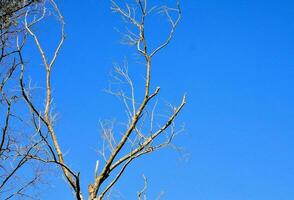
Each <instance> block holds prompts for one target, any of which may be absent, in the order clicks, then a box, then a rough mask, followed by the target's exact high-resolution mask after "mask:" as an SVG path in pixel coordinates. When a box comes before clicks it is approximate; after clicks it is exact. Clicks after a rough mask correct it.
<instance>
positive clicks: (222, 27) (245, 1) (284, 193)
mask: <svg viewBox="0 0 294 200" xmlns="http://www.w3.org/2000/svg"><path fill="white" fill-rule="evenodd" d="M160 2H161V1H160ZM166 2H168V3H172V2H173V1H171V0H166ZM57 3H58V5H59V7H60V9H61V11H62V13H63V15H64V17H65V22H66V33H67V38H66V41H65V45H64V47H63V48H62V53H61V54H60V56H59V57H58V59H57V62H56V65H55V69H54V72H53V76H54V78H53V87H54V102H55V109H56V112H57V113H59V120H58V123H57V124H56V131H57V134H58V138H59V140H60V143H61V146H62V149H63V151H64V152H66V157H65V159H66V160H67V161H68V163H71V164H70V166H72V167H73V168H74V169H75V170H76V171H80V172H81V179H82V184H83V190H84V193H85V192H86V188H87V184H88V183H89V182H90V181H92V180H93V169H94V167H95V162H96V160H97V158H98V157H97V152H96V150H97V149H98V144H99V129H100V127H99V123H98V122H99V120H101V119H120V118H121V116H122V114H123V111H122V110H121V104H120V102H119V101H118V100H117V99H116V98H114V97H112V96H110V95H108V94H106V93H104V92H103V89H105V88H107V86H108V80H109V72H110V71H111V69H112V64H113V63H114V62H119V63H120V62H122V61H123V59H124V58H127V59H128V60H130V63H132V59H133V56H134V54H133V51H132V50H131V49H132V47H126V46H121V45H120V38H121V36H120V34H119V33H118V32H117V31H116V29H120V28H122V27H123V24H122V22H123V21H122V20H121V18H119V17H118V16H117V15H116V14H114V13H112V12H111V10H110V3H109V1H108V0H88V1H84V2H81V1H70V2H69V1H63V0H58V1H57ZM181 6H182V12H183V20H182V22H181V24H180V25H179V27H178V29H177V31H176V34H175V38H174V40H173V41H172V42H171V45H169V46H168V47H167V48H166V49H165V50H164V51H163V52H161V53H160V54H158V57H156V58H155V60H154V71H153V77H154V82H153V83H154V85H153V86H152V87H153V88H155V87H156V86H157V85H160V86H161V89H162V90H161V93H160V98H159V100H161V102H165V101H168V102H171V103H173V104H178V103H179V102H180V100H181V96H182V95H183V94H184V93H187V105H186V107H185V108H184V109H183V111H182V113H181V114H180V116H179V118H178V122H179V123H182V122H184V123H185V124H186V130H185V132H184V133H183V134H181V135H179V136H178V137H177V139H176V141H175V143H176V144H177V145H179V146H181V147H183V148H184V149H185V152H186V153H187V154H188V157H187V159H183V158H182V157H181V155H179V154H178V153H177V152H175V151H174V150H172V149H166V150H162V151H160V152H157V153H155V154H153V155H149V156H147V157H144V158H143V159H140V160H138V161H137V162H135V163H134V164H133V165H132V166H131V167H130V168H129V169H128V170H127V172H126V174H125V175H124V176H123V177H122V179H121V181H120V182H119V184H118V187H117V191H116V194H118V193H120V197H121V199H127V200H130V199H135V198H136V192H137V191H138V190H140V189H141V188H142V186H143V179H142V177H141V176H142V174H145V176H146V177H148V181H149V188H148V195H149V198H148V199H155V197H156V196H157V195H158V194H159V193H160V192H161V191H164V192H165V195H164V198H163V199H168V200H178V199H189V200H194V199H195V200H262V199H264V200H291V199H294V192H293V191H294V190H293V187H294V160H293V154H294V135H293V131H294V123H293V120H294V94H293V86H294V79H293V75H294V59H293V54H294V37H293V35H294V20H293V19H294V3H293V1H290V0H280V1H274V0H266V1H265V0H222V1H219V0H195V1H194V0H193V1H184V0H183V1H181ZM157 17H160V16H157ZM152 22H153V23H150V24H149V30H148V31H149V33H150V34H151V35H152V34H155V35H156V34H157V36H154V41H157V40H159V39H160V38H161V37H162V35H163V33H165V32H164V29H163V28H162V27H161V26H162V21H161V20H154V21H152ZM46 23H47V24H46V25H44V26H42V28H40V29H38V30H37V33H38V34H39V35H41V37H42V40H43V42H44V44H45V45H47V46H46V48H48V51H50V49H51V48H53V45H54V44H55V43H56V38H57V33H58V32H57V30H58V29H57V27H56V24H54V23H51V22H46ZM122 31H123V29H122ZM147 37H148V36H147ZM149 39H150V40H152V37H149ZM28 51H32V52H33V51H35V50H34V49H31V50H28ZM36 62H37V61H36ZM133 63H135V62H133ZM36 68H38V66H37V67H36ZM137 69H138V67H137V68H136V65H135V64H132V66H130V70H132V73H133V74H132V75H133V76H134V77H135V83H136V81H140V80H141V79H140V78H142V77H143V76H142V74H141V73H140V70H138V75H137ZM34 70H37V69H34ZM50 184H51V187H50V189H46V190H45V192H43V196H44V197H43V198H42V199H45V200H52V199H58V200H59V199H60V200H61V199H62V200H70V199H72V196H71V193H70V191H69V190H68V189H67V186H66V185H65V184H64V181H63V179H62V178H59V177H58V176H56V177H54V178H52V181H51V183H50Z"/></svg>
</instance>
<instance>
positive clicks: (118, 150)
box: [0, 0, 186, 200]
mask: <svg viewBox="0 0 294 200" xmlns="http://www.w3.org/2000/svg"><path fill="white" fill-rule="evenodd" d="M46 2H47V4H49V5H50V6H51V8H52V11H51V12H54V16H56V19H57V21H58V22H59V25H60V38H59V41H58V43H57V44H56V48H55V50H54V52H53V54H52V57H49V56H47V55H48V54H47V52H45V50H44V49H45V48H44V44H43V43H42V42H41V41H40V39H39V36H38V35H37V34H36V33H35V32H34V30H33V29H32V26H33V25H34V24H37V23H38V22H39V21H41V20H43V19H44V17H45V16H46V12H47V11H46V9H45V8H44V7H43V9H41V12H37V14H36V13H35V11H34V9H33V8H30V9H27V10H26V12H25V13H22V16H23V17H24V23H23V25H24V30H22V31H24V32H25V34H24V36H23V38H22V39H20V38H19V37H18V36H17V37H16V42H15V45H16V49H15V50H14V52H15V53H16V55H17V58H18V62H12V65H11V66H12V67H10V68H9V69H10V70H8V73H7V75H6V76H5V78H4V79H3V81H2V82H4V83H5V82H6V81H7V80H10V79H11V76H12V74H13V71H14V70H15V69H18V70H19V78H18V84H19V87H20V96H18V95H16V96H12V97H13V98H12V97H10V98H9V97H7V95H6V94H4V93H3V95H2V96H3V97H2V98H3V104H5V106H4V107H5V108H6V115H5V116H6V117H5V120H4V126H3V129H2V130H3V132H2V138H6V137H7V132H8V126H9V124H10V120H11V117H12V116H13V115H12V114H11V104H12V102H14V101H15V100H16V101H18V99H21V100H23V101H24V102H25V104H26V106H27V108H28V116H29V119H30V121H29V125H30V129H29V130H30V134H29V136H30V137H29V140H28V141H29V142H28V144H29V145H28V146H26V147H25V151H24V152H23V153H21V154H20V155H21V156H20V158H19V164H18V165H17V166H16V169H20V168H21V167H22V166H23V165H24V164H25V162H27V161H31V162H37V163H38V164H39V165H41V166H48V165H49V164H53V165H55V166H58V168H59V169H60V170H61V172H62V173H63V175H64V177H65V178H66V181H67V183H69V185H70V188H71V191H72V192H73V193H74V196H75V198H76V199H78V200H82V199H85V196H84V195H83V194H82V191H81V180H80V173H79V172H75V171H74V170H73V169H72V168H71V167H69V166H70V165H69V164H68V163H67V162H66V160H65V159H64V154H63V151H62V150H61V148H60V144H59V140H58V138H57V136H58V133H57V132H56V131H55V128H54V124H55V117H54V112H53V111H52V105H53V103H52V87H51V80H52V77H51V76H52V71H53V70H54V68H55V61H56V59H57V57H58V54H59V52H60V50H61V47H62V45H63V43H64V40H65V32H64V25H65V23H64V19H63V16H62V14H61V12H60V10H59V8H58V6H57V5H56V3H55V2H54V1H53V0H48V1H46ZM46 2H45V3H46ZM111 2H112V7H111V9H112V11H113V12H115V13H117V14H118V15H119V16H121V17H122V18H123V19H124V21H125V22H126V24H127V31H126V33H125V34H124V36H123V42H124V43H125V44H128V45H131V46H133V47H134V48H135V50H136V52H137V53H138V55H139V56H140V62H141V63H143V66H144V68H145V75H144V76H145V78H144V79H142V81H143V85H144V86H143V88H140V87H139V86H137V84H136V83H135V82H133V80H132V78H131V76H130V74H129V67H128V63H127V61H125V62H124V63H123V65H115V66H114V74H113V76H112V79H113V80H112V82H111V84H110V87H109V89H108V90H107V92H109V93H110V94H112V95H114V96H116V97H118V98H119V99H120V100H121V101H122V103H123V105H124V108H125V110H126V113H127V121H126V122H124V123H123V124H124V126H123V133H122V134H119V133H118V132H117V131H116V129H115V128H114V127H115V126H116V124H115V123H113V122H112V121H101V122H100V125H101V138H102V141H103V142H102V144H103V145H102V147H101V151H100V155H98V156H97V160H98V161H97V162H96V166H95V169H94V170H93V171H94V179H93V181H92V183H89V184H88V191H87V193H88V195H87V196H88V199H89V200H98V199H99V200H102V199H105V198H107V197H108V196H109V194H110V191H111V189H112V188H113V187H114V186H115V184H116V183H117V182H118V181H119V180H120V179H121V177H122V175H123V174H124V172H125V170H127V168H128V166H129V165H130V164H131V163H133V162H134V161H135V160H136V159H137V158H139V157H141V156H143V155H146V154H150V153H152V152H154V151H157V150H159V149H161V148H164V147H168V146H172V141H173V139H174V137H175V136H176V135H177V134H178V133H179V132H180V131H181V130H182V129H181V128H180V129H176V126H175V119H176V117H177V115H178V114H179V113H180V111H181V110H182V108H183V107H184V105H185V103H186V97H185V96H184V97H183V98H182V100H181V102H180V103H179V105H178V106H171V105H170V106H169V107H170V112H169V114H168V115H166V114H165V115H162V112H160V111H158V109H157V105H158V101H157V100H156V99H157V96H158V95H159V93H160V87H159V86H158V87H155V88H154V86H153V85H152V69H153V67H155V66H153V63H152V60H153V58H154V57H155V56H157V55H159V52H160V51H162V50H164V48H165V47H166V46H167V45H168V44H169V43H170V42H171V40H172V38H173V37H174V33H175V30H176V28H177V26H178V24H179V22H180V19H181V16H182V13H181V8H180V5H179V2H178V1H176V2H175V6H174V7H168V6H158V7H156V6H153V7H150V8H149V7H148V5H147V0H136V1H135V2H134V4H132V5H131V4H125V5H124V6H122V5H120V4H119V3H117V2H116V1H111ZM27 3H29V2H27ZM29 5H30V4H28V6H29ZM15 10H16V11H15ZM15 10H12V11H10V10H9V11H7V12H4V14H1V15H3V16H9V17H8V21H7V20H3V23H2V24H4V25H3V26H5V27H11V26H12V25H11V23H12V22H10V20H9V19H10V18H11V16H12V14H10V13H17V11H18V8H16V9H15ZM39 11H40V9H39ZM1 13H2V12H1ZM32 13H33V15H34V17H30V16H31V15H32ZM154 13H155V14H163V15H164V16H165V18H166V19H167V21H168V23H169V32H168V35H167V36H166V38H165V40H164V41H163V42H162V43H161V44H158V45H156V47H155V48H152V47H151V46H154V44H153V45H150V43H151V42H152V41H151V42H150V41H149V40H147V39H146V34H147V33H146V31H145V29H146V26H147V25H146V19H147V18H148V17H149V16H151V15H152V14H154ZM13 15H14V14H13ZM27 37H31V38H32V39H33V41H34V42H35V44H36V46H37V48H38V51H39V55H40V58H41V59H42V64H43V66H44V69H43V70H44V72H45V77H44V83H43V84H44V88H45V90H44V101H45V105H44V106H41V105H40V104H39V103H38V102H36V101H35V100H34V98H33V97H34V94H33V92H32V89H33V88H32V87H31V86H30V84H29V80H28V79H27V76H26V67H27V65H28V63H26V60H25V58H24V56H23V53H22V48H23V45H24V43H25V40H26V38H27ZM4 46H5V45H4ZM141 65H142V64H141ZM114 82H115V83H119V84H118V85H119V87H117V84H113V83H114ZM3 85H5V84H3ZM153 88H154V89H153ZM2 90H3V89H1V91H2ZM38 95H41V94H38ZM160 113H161V114H160ZM15 120H22V121H23V119H22V118H17V119H15ZM10 140H11V139H10V138H9V139H5V140H2V141H4V142H2V143H3V144H1V152H2V149H3V152H4V151H5V150H4V149H5V148H6V149H7V148H8V147H9V145H11V141H10ZM10 148H11V147H10ZM17 152H22V151H21V150H17ZM1 156H2V155H1ZM8 157H10V158H11V155H8ZM35 177H36V176H35ZM144 180H145V185H146V187H147V179H146V178H144ZM24 187H25V186H24ZM146 187H144V188H143V190H142V191H141V192H139V193H138V199H146V197H145V191H146ZM0 189H1V186H0ZM0 191H1V190H0ZM21 191H22V189H20V192H19V193H21ZM159 198H160V197H159Z"/></svg>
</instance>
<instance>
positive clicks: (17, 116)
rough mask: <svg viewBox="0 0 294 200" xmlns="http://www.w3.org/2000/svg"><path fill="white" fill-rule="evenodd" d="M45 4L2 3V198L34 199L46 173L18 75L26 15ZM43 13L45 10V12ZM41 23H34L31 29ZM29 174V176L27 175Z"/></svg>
mask: <svg viewBox="0 0 294 200" xmlns="http://www.w3.org/2000/svg"><path fill="white" fill-rule="evenodd" d="M43 6H44V5H43V4H42V3H41V1H33V0H31V1H24V0H15V1H8V0H1V1H0V27H1V29H0V40H1V43H0V112H1V114H0V128H1V139H0V198H1V199H12V198H18V197H19V198H32V197H33V196H31V194H30V193H28V192H27V190H29V189H30V188H31V187H32V186H34V185H36V183H39V181H40V177H41V175H42V173H43V171H42V170H43V167H41V166H40V165H39V164H38V163H37V162H35V161H34V159H31V156H32V155H33V156H34V157H43V156H44V157H46V154H47V153H46V149H44V148H43V146H44V139H43V138H40V137H36V134H37V131H36V130H37V129H36V128H35V127H36V126H40V123H35V124H34V123H32V120H31V118H30V116H31V115H30V114H29V113H24V112H23V111H22V109H21V108H23V107H24V106H25V101H23V98H22V93H21V90H20V89H19V88H20V87H19V80H18V78H17V77H18V76H19V75H20V66H21V62H22V61H21V57H20V55H21V52H22V49H23V48H24V46H25V44H26V38H27V32H26V28H25V26H24V24H23V20H24V17H25V14H26V13H29V15H30V16H31V14H32V15H34V14H33V13H34V12H36V13H37V12H39V11H40V8H43ZM41 10H42V9H41ZM36 22H37V21H35V20H33V21H32V23H30V24H29V26H30V27H31V26H33V25H34V23H36ZM24 173H27V175H26V176H24V175H23V174H24Z"/></svg>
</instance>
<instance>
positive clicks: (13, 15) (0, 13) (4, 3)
mask: <svg viewBox="0 0 294 200" xmlns="http://www.w3.org/2000/svg"><path fill="white" fill-rule="evenodd" d="M41 1H42V0H0V25H1V30H3V29H6V28H8V27H10V26H11V25H13V24H15V23H16V21H17V19H18V18H19V17H20V16H21V15H22V14H23V12H22V11H23V10H24V9H25V8H27V7H29V6H30V5H32V4H34V3H37V2H41Z"/></svg>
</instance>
